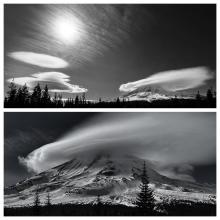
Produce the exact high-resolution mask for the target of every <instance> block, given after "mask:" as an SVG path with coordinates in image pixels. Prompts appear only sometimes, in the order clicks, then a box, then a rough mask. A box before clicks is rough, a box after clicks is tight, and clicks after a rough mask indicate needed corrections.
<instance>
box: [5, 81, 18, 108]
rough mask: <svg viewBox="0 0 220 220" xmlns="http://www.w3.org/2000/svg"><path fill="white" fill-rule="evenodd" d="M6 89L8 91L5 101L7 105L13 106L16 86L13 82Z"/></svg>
mask: <svg viewBox="0 0 220 220" xmlns="http://www.w3.org/2000/svg"><path fill="white" fill-rule="evenodd" d="M8 88H9V89H10V90H9V91H8V92H7V94H8V98H7V101H8V103H9V105H13V104H15V100H16V95H17V88H16V85H15V83H14V82H13V81H12V82H11V83H10V85H9V86H8Z"/></svg>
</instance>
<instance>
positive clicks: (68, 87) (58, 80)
mask: <svg viewBox="0 0 220 220" xmlns="http://www.w3.org/2000/svg"><path fill="white" fill-rule="evenodd" d="M69 78H70V76H68V75H67V74H64V73H60V72H42V73H34V74H32V75H31V76H28V77H17V78H13V79H12V78H11V79H8V80H7V81H8V82H12V81H13V82H14V83H15V84H17V85H20V86H23V85H24V84H26V85H27V86H28V87H30V88H31V89H32V88H34V86H35V85H36V83H37V82H52V83H54V84H57V85H59V86H60V87H63V89H51V90H49V91H50V92H65V93H84V92H87V91H88V90H87V89H86V88H81V87H80V86H78V85H73V84H71V83H69V82H70V79H69Z"/></svg>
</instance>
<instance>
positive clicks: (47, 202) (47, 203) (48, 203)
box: [46, 192, 51, 206]
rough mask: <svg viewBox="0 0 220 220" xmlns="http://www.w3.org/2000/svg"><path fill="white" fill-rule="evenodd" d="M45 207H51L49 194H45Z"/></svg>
mask: <svg viewBox="0 0 220 220" xmlns="http://www.w3.org/2000/svg"><path fill="white" fill-rule="evenodd" d="M46 205H47V206H51V198H50V193H49V192H48V193H47V201H46Z"/></svg>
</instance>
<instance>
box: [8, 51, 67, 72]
mask: <svg viewBox="0 0 220 220" xmlns="http://www.w3.org/2000/svg"><path fill="white" fill-rule="evenodd" d="M8 56H9V57H11V58H13V59H15V60H18V61H21V62H24V63H28V64H32V65H35V66H40V67H46V68H53V69H58V68H65V67H67V66H68V63H67V62H66V61H65V60H63V59H61V58H58V57H54V56H50V55H47V54H40V53H34V52H27V51H17V52H12V53H9V54H8Z"/></svg>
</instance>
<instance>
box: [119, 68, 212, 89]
mask: <svg viewBox="0 0 220 220" xmlns="http://www.w3.org/2000/svg"><path fill="white" fill-rule="evenodd" d="M212 78H213V74H212V72H211V71H210V69H209V68H207V67H193V68H186V69H179V70H170V71H165V72H159V73H156V74H153V75H151V76H149V77H147V78H145V79H142V80H138V81H135V82H129V83H126V84H122V85H121V86H120V87H119V90H120V91H121V92H132V91H135V90H136V89H139V88H144V87H147V86H160V87H161V88H163V89H164V90H166V91H172V92H174V91H180V90H187V89H192V88H197V87H199V86H202V85H204V84H205V82H206V80H209V79H212Z"/></svg>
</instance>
